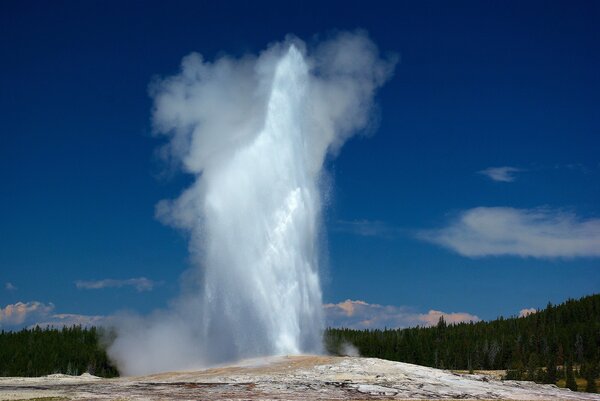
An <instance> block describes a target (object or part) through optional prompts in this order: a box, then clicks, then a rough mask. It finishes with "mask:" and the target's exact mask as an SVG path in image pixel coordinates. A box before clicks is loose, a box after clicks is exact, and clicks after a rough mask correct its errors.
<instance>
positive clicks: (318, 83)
mask: <svg viewBox="0 0 600 401" xmlns="http://www.w3.org/2000/svg"><path fill="white" fill-rule="evenodd" d="M393 67H394V60H383V59H381V58H380V57H379V55H378V51H377V48H376V46H375V45H374V44H373V43H372V42H371V41H370V40H369V39H368V37H367V36H366V34H364V33H361V32H357V33H340V34H338V35H337V36H335V37H334V38H332V39H330V40H328V41H325V42H321V43H320V44H318V45H317V46H315V47H314V48H308V47H307V46H306V45H305V44H304V43H303V42H302V41H300V40H298V39H295V38H288V39H287V40H285V41H284V42H282V43H276V44H274V45H272V46H270V47H269V48H268V49H267V50H265V51H264V52H262V53H261V54H260V55H258V56H246V57H243V58H239V59H236V58H232V57H227V56H225V57H221V58H219V59H217V60H216V61H214V62H208V61H205V60H204V59H203V58H202V56H201V55H199V54H197V53H193V54H191V55H189V56H187V57H185V58H184V59H183V62H182V66H181V72H180V73H179V74H178V75H175V76H173V77H169V78H166V79H164V80H162V81H160V82H157V83H156V84H155V85H154V86H153V88H152V96H153V98H154V102H155V103H154V114H153V120H154V124H155V127H156V130H157V131H158V132H159V133H162V134H165V135H167V136H168V138H169V142H168V144H167V145H166V146H165V147H164V148H163V152H164V154H165V155H167V156H168V157H170V158H171V160H172V161H174V162H176V163H177V164H179V165H180V166H181V167H182V168H183V169H184V170H185V171H186V172H188V173H190V174H193V175H194V177H195V181H194V183H193V184H192V185H191V186H190V188H188V189H187V190H185V191H184V192H183V193H182V194H181V196H180V197H179V198H177V199H175V200H173V201H162V202H160V203H159V204H158V205H157V215H158V217H159V218H160V219H161V220H162V221H163V222H165V223H167V224H169V225H172V226H175V227H178V228H181V229H184V230H185V231H186V232H188V233H189V235H190V243H189V247H190V252H191V253H192V255H193V259H194V262H195V264H196V266H197V267H196V274H192V275H189V276H187V277H188V278H190V277H193V279H192V281H193V282H194V283H192V284H191V285H189V286H188V287H190V288H191V290H190V291H188V292H186V294H184V295H182V296H181V297H180V299H179V300H177V301H176V302H174V303H173V305H172V306H171V308H170V309H169V310H167V311H163V312H159V313H156V314H155V315H154V316H152V317H149V318H139V317H130V318H127V319H122V320H123V322H126V323H123V324H121V325H118V326H117V338H116V340H115V341H114V343H113V344H112V345H111V347H110V348H109V353H110V356H111V357H112V358H113V359H114V360H115V361H116V362H117V363H118V366H119V368H120V370H121V371H122V372H123V373H125V374H142V373H148V372H156V371H162V370H170V369H183V368H193V367H198V366H207V365H211V364H215V363H220V362H225V361H229V360H235V359H239V358H244V357H252V356H260V355H278V354H296V353H306V352H316V353H318V352H320V351H321V350H322V329H323V316H322V306H321V304H322V301H321V289H320V284H319V269H318V255H319V249H318V241H317V238H318V236H319V229H320V225H321V223H320V222H321V219H320V215H321V203H322V202H321V193H320V191H319V182H320V178H321V175H322V174H323V171H322V170H323V162H324V160H325V157H326V155H327V153H330V154H335V153H336V152H337V151H338V150H339V148H340V147H341V145H342V144H343V143H344V141H345V140H346V139H347V138H349V137H350V136H351V135H353V134H354V133H356V132H357V131H358V130H361V129H364V128H365V127H366V126H367V125H368V123H369V121H370V115H371V110H372V104H373V95H374V92H375V90H376V89H377V88H378V87H379V86H381V85H382V84H383V83H384V82H385V81H386V80H387V79H388V78H389V77H390V75H391V73H392V70H393Z"/></svg>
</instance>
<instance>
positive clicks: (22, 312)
mask: <svg viewBox="0 0 600 401" xmlns="http://www.w3.org/2000/svg"><path fill="white" fill-rule="evenodd" d="M53 310H54V305H53V304H52V303H49V304H44V303H41V302H37V301H33V302H27V303H23V302H17V303H15V304H8V305H6V306H5V307H4V308H0V327H5V326H19V325H22V324H24V323H26V322H28V321H31V320H33V319H37V318H40V317H45V316H48V314H50V312H52V311H53Z"/></svg>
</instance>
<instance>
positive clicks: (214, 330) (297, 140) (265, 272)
mask: <svg viewBox="0 0 600 401" xmlns="http://www.w3.org/2000/svg"><path fill="white" fill-rule="evenodd" d="M308 85H309V80H308V67H307V65H306V63H305V61H304V59H303V57H302V54H301V53H300V52H299V51H298V49H297V48H296V47H295V46H294V45H291V46H289V50H288V51H287V52H286V53H285V54H284V55H283V56H282V57H281V59H280V60H279V61H278V62H277V64H276V67H275V71H274V76H273V80H272V84H271V92H270V94H269V96H268V100H267V105H266V110H265V118H264V127H263V128H262V129H261V130H260V131H259V132H258V133H257V135H256V136H255V137H254V138H253V139H252V140H250V141H249V142H248V143H246V144H245V145H244V146H242V147H240V148H239V149H237V151H236V152H235V153H233V154H231V155H230V157H228V158H227V159H225V160H223V161H222V162H220V163H219V164H218V165H217V166H216V167H215V168H214V170H213V169H210V170H208V169H207V170H206V171H205V177H204V178H203V179H204V181H203V184H204V189H203V191H204V192H205V197H204V202H203V205H202V208H203V215H204V216H205V218H204V232H205V246H206V254H205V262H206V273H205V289H204V291H205V292H204V313H205V315H204V327H206V329H207V337H206V338H207V340H208V342H209V343H211V344H222V345H223V347H222V348H221V349H220V350H218V355H219V356H220V357H225V356H228V357H230V358H237V357H240V356H250V355H273V354H298V353H301V352H306V351H309V352H319V351H320V350H321V330H322V317H321V315H322V312H321V289H320V285H319V274H318V269H317V262H318V260H317V249H316V238H317V228H318V221H319V219H318V217H319V213H320V196H319V191H318V187H317V180H318V176H317V172H315V171H311V170H310V169H309V168H308V166H309V158H310V149H307V141H306V139H305V137H304V135H305V129H304V127H303V125H304V118H303V116H304V115H305V114H306V113H307V112H308V107H307V102H308V101H309V98H308ZM224 339H227V340H226V341H223V340H224Z"/></svg>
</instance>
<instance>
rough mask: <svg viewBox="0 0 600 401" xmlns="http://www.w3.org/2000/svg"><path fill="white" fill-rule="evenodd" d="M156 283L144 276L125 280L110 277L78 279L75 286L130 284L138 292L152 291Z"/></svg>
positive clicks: (119, 286) (92, 286)
mask: <svg viewBox="0 0 600 401" xmlns="http://www.w3.org/2000/svg"><path fill="white" fill-rule="evenodd" d="M156 285H157V283H155V282H154V281H152V280H150V279H147V278H146V277H138V278H130V279H126V280H115V279H110V278H109V279H104V280H95V281H82V280H78V281H76V282H75V286H76V287H77V288H79V289H86V290H98V289H102V288H121V287H127V286H130V287H134V288H135V289H136V290H137V291H138V292H142V291H152V289H154V287H155V286H156Z"/></svg>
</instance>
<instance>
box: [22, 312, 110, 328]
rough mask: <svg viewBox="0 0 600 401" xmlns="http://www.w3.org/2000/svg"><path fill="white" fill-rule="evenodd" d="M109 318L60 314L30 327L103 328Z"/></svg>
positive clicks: (48, 317) (50, 316)
mask: <svg viewBox="0 0 600 401" xmlns="http://www.w3.org/2000/svg"><path fill="white" fill-rule="evenodd" d="M107 321H108V318H107V317H106V316H94V315H77V314H72V313H58V314H55V315H49V316H47V317H45V318H44V319H41V320H39V321H36V322H35V323H31V324H30V325H29V327H30V328H31V327H36V326H39V327H49V326H52V327H63V326H67V327H69V326H83V327H91V326H96V327H97V326H103V325H105V324H106V323H107Z"/></svg>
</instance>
